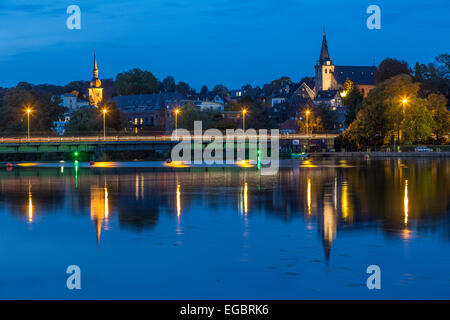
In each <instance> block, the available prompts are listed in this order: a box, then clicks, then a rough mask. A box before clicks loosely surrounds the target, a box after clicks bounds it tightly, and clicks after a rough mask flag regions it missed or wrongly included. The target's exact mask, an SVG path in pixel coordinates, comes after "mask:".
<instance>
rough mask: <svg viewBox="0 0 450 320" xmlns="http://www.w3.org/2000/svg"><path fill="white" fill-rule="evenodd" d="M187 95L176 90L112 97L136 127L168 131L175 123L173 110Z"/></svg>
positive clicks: (136, 128)
mask: <svg viewBox="0 0 450 320" xmlns="http://www.w3.org/2000/svg"><path fill="white" fill-rule="evenodd" d="M184 99H185V97H184V96H183V95H182V94H180V93H176V92H161V93H154V94H139V95H128V96H116V97H113V98H111V102H114V103H115V104H116V105H117V107H118V109H119V110H121V111H122V112H123V113H124V114H125V115H126V116H127V118H128V120H129V121H130V124H131V125H132V126H133V127H134V129H135V132H138V131H140V130H154V131H166V130H169V129H170V128H171V126H172V125H173V124H172V122H173V110H174V109H175V108H178V107H180V106H181V105H182V101H185V100H184Z"/></svg>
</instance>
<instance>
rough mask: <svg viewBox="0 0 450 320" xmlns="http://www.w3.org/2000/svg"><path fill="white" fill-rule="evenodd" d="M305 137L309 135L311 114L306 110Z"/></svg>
mask: <svg viewBox="0 0 450 320" xmlns="http://www.w3.org/2000/svg"><path fill="white" fill-rule="evenodd" d="M305 113H306V136H308V135H309V114H310V113H311V111H309V110H306V112H305Z"/></svg>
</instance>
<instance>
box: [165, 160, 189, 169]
mask: <svg viewBox="0 0 450 320" xmlns="http://www.w3.org/2000/svg"><path fill="white" fill-rule="evenodd" d="M164 166H166V167H172V168H187V167H188V165H186V164H185V163H184V162H183V161H172V162H170V163H167V162H166V163H164Z"/></svg>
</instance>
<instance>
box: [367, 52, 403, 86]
mask: <svg viewBox="0 0 450 320" xmlns="http://www.w3.org/2000/svg"><path fill="white" fill-rule="evenodd" d="M410 73H411V70H410V69H409V67H408V63H407V62H405V61H399V60H395V59H392V58H387V59H384V60H383V61H382V62H381V63H380V65H379V66H378V69H377V71H376V72H375V82H376V83H377V84H378V83H381V82H383V81H385V80H387V79H389V78H392V77H394V76H396V75H399V74H410Z"/></svg>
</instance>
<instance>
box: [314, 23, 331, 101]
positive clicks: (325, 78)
mask: <svg viewBox="0 0 450 320" xmlns="http://www.w3.org/2000/svg"><path fill="white" fill-rule="evenodd" d="M333 73H334V64H333V62H332V61H331V58H330V53H329V52H328V43H327V35H326V34H325V30H324V31H323V38H322V48H321V50H320V58H319V60H318V61H317V64H316V77H315V84H316V88H315V91H316V94H317V93H318V92H319V91H322V90H331V89H333V88H334V86H335V83H334V82H335V81H334V76H333Z"/></svg>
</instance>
